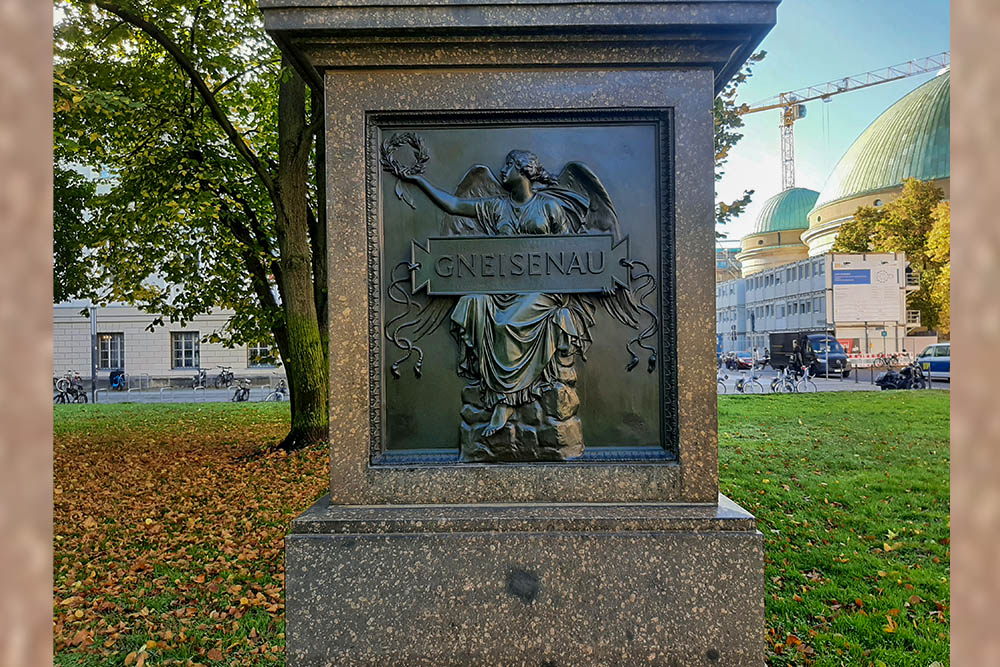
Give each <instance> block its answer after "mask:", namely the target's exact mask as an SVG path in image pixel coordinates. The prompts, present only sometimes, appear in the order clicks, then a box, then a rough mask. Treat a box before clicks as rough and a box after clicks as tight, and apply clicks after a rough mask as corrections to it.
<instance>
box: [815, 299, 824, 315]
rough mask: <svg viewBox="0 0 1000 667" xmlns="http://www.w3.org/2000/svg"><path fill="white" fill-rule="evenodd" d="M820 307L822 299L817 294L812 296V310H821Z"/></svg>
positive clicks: (821, 306)
mask: <svg viewBox="0 0 1000 667" xmlns="http://www.w3.org/2000/svg"><path fill="white" fill-rule="evenodd" d="M822 308H823V302H822V299H821V298H820V297H818V296H816V297H813V310H814V311H816V312H817V313H818V312H821V310H822Z"/></svg>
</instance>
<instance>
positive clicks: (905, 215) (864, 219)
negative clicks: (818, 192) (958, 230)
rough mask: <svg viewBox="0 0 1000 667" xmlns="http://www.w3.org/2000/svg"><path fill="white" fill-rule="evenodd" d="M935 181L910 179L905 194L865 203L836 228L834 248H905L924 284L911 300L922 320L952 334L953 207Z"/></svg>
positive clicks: (872, 250)
mask: <svg viewBox="0 0 1000 667" xmlns="http://www.w3.org/2000/svg"><path fill="white" fill-rule="evenodd" d="M943 197H944V192H942V190H941V188H939V187H937V186H935V185H934V184H933V183H930V182H925V181H920V180H917V179H915V178H908V179H905V180H904V181H903V192H902V193H901V194H900V196H899V197H898V198H897V199H895V200H893V201H891V202H889V203H888V204H886V205H885V206H881V207H877V208H876V207H874V206H862V207H860V208H858V210H857V211H856V212H855V213H854V217H853V218H852V219H851V220H848V221H847V222H845V223H844V224H843V225H842V226H841V228H840V231H839V232H838V233H837V240H836V242H835V243H834V245H833V251H834V252H852V253H862V252H905V253H906V259H907V260H908V261H909V263H910V266H911V267H912V268H913V270H914V271H917V272H919V273H920V288H919V289H918V290H917V291H916V292H913V293H912V294H910V295H909V297H908V298H907V305H908V307H910V308H913V309H916V310H919V311H920V321H921V324H922V325H923V326H925V327H927V328H929V329H937V330H938V331H939V332H940V333H947V332H948V330H949V327H950V305H949V304H950V297H949V289H950V280H951V278H950V277H951V252H950V244H951V233H950V222H951V208H950V206H949V205H948V203H947V202H944V201H942V199H943Z"/></svg>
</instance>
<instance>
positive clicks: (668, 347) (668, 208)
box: [365, 107, 679, 468]
mask: <svg viewBox="0 0 1000 667" xmlns="http://www.w3.org/2000/svg"><path fill="white" fill-rule="evenodd" d="M673 121H674V112H673V109H672V108H670V107H665V108H610V109H560V110H504V111H501V110H490V111H407V112H401V111H393V112H378V111H369V112H367V113H366V114H365V136H366V150H365V189H366V192H365V201H366V207H365V208H366V210H365V219H366V231H367V244H368V247H367V264H368V307H369V308H368V329H369V341H370V352H369V394H370V401H369V405H370V415H369V417H370V431H369V432H370V443H369V456H370V458H369V465H370V466H371V467H372V468H385V467H423V466H427V465H432V466H452V465H454V466H462V467H469V466H482V465H488V466H511V465H532V466H547V467H553V466H587V465H595V464H600V463H645V464H667V465H676V464H677V459H678V448H679V428H678V420H679V419H678V387H677V345H676V343H677V328H676V327H677V325H676V323H677V313H676V266H677V261H676V244H675V215H676V212H675V192H674V187H675V186H674V179H673V178H672V175H673V174H674V173H675V163H674V144H675V140H674V122H673ZM640 124H644V125H652V126H653V127H654V128H655V132H656V150H655V158H654V159H655V163H656V179H655V181H656V184H657V192H656V194H655V201H656V219H657V230H656V234H657V244H658V248H659V252H658V253H657V261H658V265H657V267H656V270H655V272H654V274H655V275H656V278H657V293H658V297H657V301H658V303H657V307H658V312H659V316H660V319H659V328H658V332H657V341H656V342H657V348H658V356H659V361H658V364H657V368H656V371H655V372H656V373H657V374H658V376H659V394H660V410H659V415H660V424H659V432H660V447H655V446H653V447H594V448H588V449H587V450H585V452H584V455H583V457H582V458H581V459H579V460H574V461H570V462H558V463H540V462H539V463H531V464H511V463H497V464H472V463H461V462H459V460H458V453H457V447H456V448H455V451H454V452H452V451H451V450H450V449H440V450H437V449H435V450H391V449H388V448H387V447H386V445H385V438H384V434H385V430H386V416H385V410H384V408H383V406H384V405H385V401H386V392H385V386H384V382H383V378H384V368H383V366H384V364H385V363H386V362H385V355H384V347H385V344H386V338H385V335H384V324H385V321H386V319H387V318H386V299H385V289H386V287H387V281H386V280H385V276H383V275H382V273H383V271H382V250H383V237H384V231H383V220H382V215H381V205H380V202H381V196H382V193H381V190H380V183H382V175H381V168H380V165H379V147H380V140H379V136H380V134H379V133H380V130H381V129H384V128H389V127H401V126H402V127H407V128H411V129H415V130H419V129H420V128H427V129H441V128H442V127H466V128H468V127H475V128H483V129H485V130H488V129H490V128H491V127H510V126H525V127H538V126H554V125H562V126H573V125H576V126H579V125H640ZM639 372H644V371H639Z"/></svg>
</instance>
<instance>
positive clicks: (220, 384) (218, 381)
mask: <svg viewBox="0 0 1000 667" xmlns="http://www.w3.org/2000/svg"><path fill="white" fill-rule="evenodd" d="M218 368H221V369H222V370H221V371H219V376H218V377H217V378H215V388H216V389H229V387H230V386H231V385H232V384H233V382H234V381H235V380H236V378H235V377H234V376H233V367H232V366H218Z"/></svg>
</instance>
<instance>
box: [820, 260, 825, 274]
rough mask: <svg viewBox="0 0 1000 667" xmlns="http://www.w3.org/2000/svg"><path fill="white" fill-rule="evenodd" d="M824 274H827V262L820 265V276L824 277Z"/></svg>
mask: <svg viewBox="0 0 1000 667" xmlns="http://www.w3.org/2000/svg"><path fill="white" fill-rule="evenodd" d="M824 273H826V262H825V261H823V262H820V263H819V275H823V274H824Z"/></svg>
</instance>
